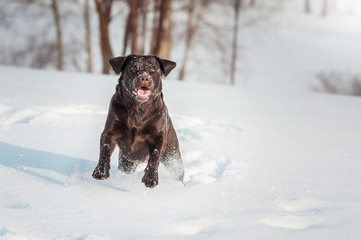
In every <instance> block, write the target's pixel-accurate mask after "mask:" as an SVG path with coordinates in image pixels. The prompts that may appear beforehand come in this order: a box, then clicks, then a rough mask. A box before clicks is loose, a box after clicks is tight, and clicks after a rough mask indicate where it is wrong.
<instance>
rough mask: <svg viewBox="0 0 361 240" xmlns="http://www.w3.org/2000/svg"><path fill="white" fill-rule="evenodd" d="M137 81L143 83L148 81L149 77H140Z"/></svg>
mask: <svg viewBox="0 0 361 240" xmlns="http://www.w3.org/2000/svg"><path fill="white" fill-rule="evenodd" d="M139 81H140V82H141V83H143V84H146V83H148V82H149V81H150V79H149V78H148V77H140V78H139Z"/></svg>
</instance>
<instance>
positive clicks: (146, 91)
mask: <svg viewBox="0 0 361 240" xmlns="http://www.w3.org/2000/svg"><path fill="white" fill-rule="evenodd" d="M150 93H151V91H150V90H149V89H146V88H139V89H138V96H141V97H148V96H149V95H150Z"/></svg>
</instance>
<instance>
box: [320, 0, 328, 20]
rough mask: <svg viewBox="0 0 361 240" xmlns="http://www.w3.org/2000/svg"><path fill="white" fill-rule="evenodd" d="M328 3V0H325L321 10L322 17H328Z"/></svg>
mask: <svg viewBox="0 0 361 240" xmlns="http://www.w3.org/2000/svg"><path fill="white" fill-rule="evenodd" d="M327 3H328V2H327V0H323V4H322V12H321V16H322V17H326V16H327V14H328V4H327Z"/></svg>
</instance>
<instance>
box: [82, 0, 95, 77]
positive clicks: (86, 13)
mask: <svg viewBox="0 0 361 240" xmlns="http://www.w3.org/2000/svg"><path fill="white" fill-rule="evenodd" d="M89 13H90V8H89V0H85V5H84V24H85V50H86V54H87V62H86V71H87V72H88V73H91V72H93V61H92V48H91V38H90V36H91V30H90V14H89Z"/></svg>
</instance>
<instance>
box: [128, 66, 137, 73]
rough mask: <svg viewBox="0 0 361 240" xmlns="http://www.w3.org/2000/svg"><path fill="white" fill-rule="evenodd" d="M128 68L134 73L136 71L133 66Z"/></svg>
mask: <svg viewBox="0 0 361 240" xmlns="http://www.w3.org/2000/svg"><path fill="white" fill-rule="evenodd" d="M129 70H130V71H132V72H133V73H135V72H136V71H137V69H136V68H135V67H130V68H129Z"/></svg>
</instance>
